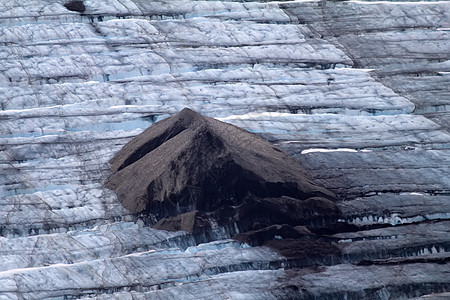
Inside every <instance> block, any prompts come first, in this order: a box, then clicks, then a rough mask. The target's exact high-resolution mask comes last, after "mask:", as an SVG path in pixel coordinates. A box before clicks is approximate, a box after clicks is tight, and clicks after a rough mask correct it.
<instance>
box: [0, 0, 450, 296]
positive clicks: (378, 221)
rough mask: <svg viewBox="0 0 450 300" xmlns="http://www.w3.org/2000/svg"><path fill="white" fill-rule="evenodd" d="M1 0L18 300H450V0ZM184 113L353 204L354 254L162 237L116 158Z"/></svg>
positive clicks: (11, 267)
mask: <svg viewBox="0 0 450 300" xmlns="http://www.w3.org/2000/svg"><path fill="white" fill-rule="evenodd" d="M67 2H69V1H64V0H20V1H19V0H13V1H11V0H0V60H1V63H0V169H1V171H0V174H1V176H0V253H1V255H0V299H92V298H96V299H180V298H182V299H438V298H439V297H442V298H445V297H448V295H449V294H448V293H449V291H450V281H449V279H448V278H450V267H449V257H450V256H449V253H450V232H449V231H450V223H449V222H450V205H449V203H450V121H449V120H450V113H449V107H450V100H449V99H450V85H449V79H450V35H449V28H450V2H447V1H387V0H383V1H370V0H366V1H323V0H311V1H251V0H246V1H232V0H229V1H216V0H212V1H195V0H175V1H164V0H155V1H145V0H120V1H119V0H112V1H111V0H108V1H106V0H84V5H85V8H86V10H85V11H84V12H82V13H79V12H77V11H71V10H68V9H67V8H66V7H65V6H64V4H66V3H67ZM184 107H190V108H192V109H195V110H197V111H199V112H201V113H202V114H205V115H208V116H211V117H215V118H217V119H219V120H222V121H225V122H228V123H232V124H235V125H237V126H240V127H243V128H246V129H248V130H249V131H251V132H254V133H257V134H259V135H261V136H262V137H264V138H266V139H267V140H269V141H270V142H271V143H273V144H274V145H277V146H279V147H280V148H282V149H284V150H285V151H287V152H288V153H290V154H291V155H293V156H294V157H295V158H297V159H298V160H299V161H300V163H301V164H302V165H303V167H304V168H305V169H306V170H307V171H308V173H309V174H310V175H311V176H312V177H313V178H314V180H315V182H316V183H318V184H320V185H322V186H324V187H326V188H327V189H330V190H332V191H333V192H334V193H336V195H337V196H338V198H339V202H338V206H339V207H340V209H341V211H342V213H343V219H342V222H343V223H344V224H347V225H348V226H349V228H353V229H352V230H349V231H346V232H340V233H336V234H334V235H330V236H329V237H328V238H329V240H330V241H331V242H332V243H333V244H334V245H335V246H336V247H337V248H338V249H339V251H340V254H336V255H329V256H325V257H311V258H310V259H307V260H295V259H287V258H286V257H283V256H281V255H280V254H278V253H276V252H274V251H272V250H271V249H270V248H267V247H264V246H259V247H249V246H248V245H246V244H244V243H241V242H237V241H235V240H231V239H230V238H232V236H233V231H234V230H232V229H230V228H222V227H219V226H217V227H216V228H214V230H215V234H214V236H215V239H214V240H211V239H208V238H207V237H204V236H195V235H191V234H188V233H186V232H166V231H162V230H156V229H153V228H151V227H149V226H148V224H146V222H145V220H143V218H142V216H139V215H136V214H132V213H131V212H129V211H127V210H126V209H125V208H123V207H122V205H121V204H120V203H119V201H118V199H117V197H116V195H115V194H114V192H113V191H111V190H108V189H106V188H105V187H104V185H103V183H104V181H105V179H106V178H108V177H109V176H110V174H111V172H110V169H109V168H110V166H109V163H108V161H109V159H111V158H112V157H113V156H114V154H115V153H117V151H119V150H120V149H121V148H122V147H123V145H125V144H126V143H127V142H128V141H130V140H131V139H132V138H133V137H135V136H136V135H138V134H139V133H141V132H142V131H143V130H144V129H145V128H147V127H149V126H150V125H152V124H153V123H155V122H157V121H159V120H162V119H164V118H166V117H168V116H172V115H174V114H175V113H177V112H178V111H180V110H181V109H183V108H184Z"/></svg>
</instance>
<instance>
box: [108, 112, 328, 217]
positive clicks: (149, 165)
mask: <svg viewBox="0 0 450 300" xmlns="http://www.w3.org/2000/svg"><path fill="white" fill-rule="evenodd" d="M111 165H112V171H113V175H112V176H111V177H110V178H109V179H108V181H107V185H108V186H109V187H110V188H112V189H114V190H115V191H116V193H117V195H118V197H119V200H120V201H121V203H122V204H123V205H124V206H125V208H127V209H128V210H130V211H131V212H133V213H140V212H144V211H147V212H149V213H152V214H155V215H156V216H157V217H158V218H160V217H166V216H170V215H177V214H179V213H185V212H188V211H192V210H200V211H213V210H216V209H218V208H220V207H223V206H233V205H238V204H240V203H241V202H242V199H244V198H245V197H246V196H248V195H255V196H257V197H281V196H289V197H294V198H297V199H307V198H310V197H314V196H322V197H327V198H332V197H333V194H332V193H331V192H329V191H327V190H325V189H324V188H321V187H319V186H316V185H314V184H313V183H312V181H311V180H310V179H309V177H308V176H307V175H306V172H305V171H304V170H303V168H302V167H301V166H300V164H299V162H298V161H296V160H295V159H294V158H292V157H290V156H289V155H287V154H286V153H284V152H283V151H282V150H280V149H278V148H275V147H274V146H272V145H271V144H270V143H269V142H267V141H265V140H264V139H262V138H260V137H258V136H256V135H255V134H252V133H250V132H248V131H246V130H243V129H241V128H238V127H236V126H234V125H231V124H227V123H224V122H221V121H219V120H216V119H213V118H210V117H206V116H203V115H201V114H199V113H197V112H195V111H193V110H191V109H188V108H185V109H183V110H182V111H181V112H179V113H178V114H177V115H175V116H173V117H170V118H167V119H165V120H163V121H160V122H157V123H155V124H154V125H152V126H151V127H149V128H148V129H146V130H145V131H144V132H142V133H141V134H140V135H138V136H137V137H135V138H134V139H133V140H132V141H131V142H129V143H128V144H127V145H125V146H124V147H123V149H122V150H120V151H119V152H118V153H117V155H116V156H115V157H114V158H113V159H112V160H111Z"/></svg>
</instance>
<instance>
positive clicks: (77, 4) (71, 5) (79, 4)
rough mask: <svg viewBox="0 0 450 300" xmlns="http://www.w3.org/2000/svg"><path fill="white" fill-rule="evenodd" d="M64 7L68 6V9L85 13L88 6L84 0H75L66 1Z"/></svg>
mask: <svg viewBox="0 0 450 300" xmlns="http://www.w3.org/2000/svg"><path fill="white" fill-rule="evenodd" d="M64 7H65V8H67V9H68V10H71V11H76V12H79V13H83V12H85V11H86V6H84V3H83V1H81V0H73V1H69V2H66V4H64Z"/></svg>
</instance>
